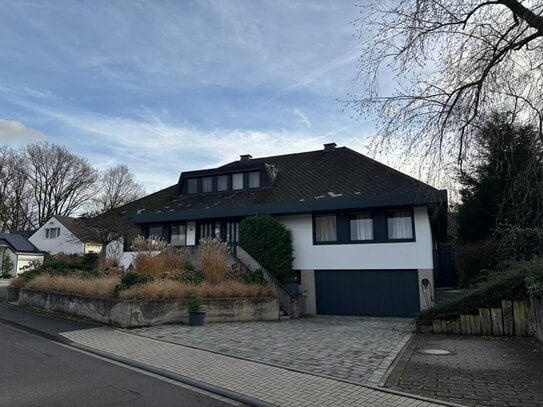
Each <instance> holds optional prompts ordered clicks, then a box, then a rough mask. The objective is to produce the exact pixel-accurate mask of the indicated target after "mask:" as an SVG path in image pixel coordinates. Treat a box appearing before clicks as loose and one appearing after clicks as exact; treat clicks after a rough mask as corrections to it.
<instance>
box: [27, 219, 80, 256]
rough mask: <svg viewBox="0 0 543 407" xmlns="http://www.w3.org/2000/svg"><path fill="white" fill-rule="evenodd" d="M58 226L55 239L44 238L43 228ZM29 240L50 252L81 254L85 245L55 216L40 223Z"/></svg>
mask: <svg viewBox="0 0 543 407" xmlns="http://www.w3.org/2000/svg"><path fill="white" fill-rule="evenodd" d="M48 228H60V236H59V237H57V238H56V239H46V238H45V229H48ZM28 240H30V242H32V244H34V246H36V247H37V248H38V249H40V250H42V251H45V252H49V253H50V254H57V253H61V252H62V253H66V254H73V253H78V254H83V253H84V250H85V245H84V244H83V242H81V240H79V239H78V238H76V237H75V236H74V235H73V234H72V232H70V231H69V230H68V229H67V228H66V227H65V226H64V225H63V224H62V223H60V222H59V221H58V220H57V219H56V218H51V219H49V220H48V221H47V223H45V224H44V225H42V227H40V228H39V229H38V230H37V231H36V232H35V233H34V234H33V235H32V236H30V239H28Z"/></svg>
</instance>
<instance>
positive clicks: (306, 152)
mask: <svg viewBox="0 0 543 407" xmlns="http://www.w3.org/2000/svg"><path fill="white" fill-rule="evenodd" d="M340 149H348V150H350V148H348V147H345V146H342V147H336V148H334V149H333V150H331V151H327V150H324V149H319V150H311V151H300V152H298V153H287V154H276V155H269V156H265V157H253V158H251V159H250V160H249V161H247V162H244V164H246V163H250V162H253V161H258V160H265V159H273V158H278V157H289V156H294V155H302V154H314V153H324V152H326V153H330V152H333V151H336V150H340ZM353 151H354V150H353ZM239 163H240V161H239V160H237V161H230V162H229V163H226V164H223V165H221V166H219V167H215V168H223V167H226V166H228V165H232V164H239Z"/></svg>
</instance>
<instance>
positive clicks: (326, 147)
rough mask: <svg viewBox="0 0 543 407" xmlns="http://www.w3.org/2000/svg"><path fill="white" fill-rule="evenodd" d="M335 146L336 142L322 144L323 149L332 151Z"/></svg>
mask: <svg viewBox="0 0 543 407" xmlns="http://www.w3.org/2000/svg"><path fill="white" fill-rule="evenodd" d="M336 147H337V144H336V143H326V144H324V151H333V150H335V149H336Z"/></svg>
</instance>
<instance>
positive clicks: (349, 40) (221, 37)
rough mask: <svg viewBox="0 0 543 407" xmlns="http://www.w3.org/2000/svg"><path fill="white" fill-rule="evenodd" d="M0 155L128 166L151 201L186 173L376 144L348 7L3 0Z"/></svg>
mask: <svg viewBox="0 0 543 407" xmlns="http://www.w3.org/2000/svg"><path fill="white" fill-rule="evenodd" d="M0 3H1V7H2V12H1V13H0V144H9V145H11V146H14V147H16V146H19V145H21V144H24V143H27V142H33V141H40V140H44V141H50V142H54V143H59V144H63V145H65V146H66V147H67V148H68V149H69V150H70V151H73V152H75V153H77V154H80V155H83V156H85V157H86V158H88V159H89V161H90V162H91V163H92V164H94V165H96V166H97V167H99V168H102V169H103V168H107V167H110V166H113V165H116V164H118V163H126V164H127V165H128V166H129V168H130V170H131V171H132V172H134V173H135V174H136V177H137V178H138V180H139V181H141V182H143V183H144V185H145V187H146V189H147V191H148V192H152V191H155V190H158V189H160V188H163V187H165V186H168V185H171V184H173V183H175V182H176V180H177V178H178V176H179V173H180V172H181V171H183V170H195V169H201V168H206V167H213V166H216V165H218V164H221V163H225V162H228V161H231V160H235V159H237V158H238V157H239V155H240V154H252V155H253V156H255V157H256V156H264V155H272V154H280V153H286V152H295V151H304V150H311V149H318V148H321V146H322V143H326V142H331V141H334V142H336V143H337V144H339V145H347V146H350V147H352V148H354V149H356V150H358V151H361V152H366V149H365V146H366V145H367V144H368V142H369V138H370V137H371V135H373V134H374V133H375V129H374V126H373V124H372V123H371V122H368V121H365V120H362V119H358V118H356V117H353V112H352V111H351V110H349V109H345V106H344V104H343V103H342V102H341V100H345V99H346V98H347V94H348V93H353V92H355V93H356V91H357V84H356V83H354V78H355V76H356V73H357V58H358V57H359V55H360V47H361V43H360V41H361V39H359V38H358V37H357V35H356V33H355V29H354V27H353V25H352V21H353V20H354V19H355V18H357V16H358V15H359V11H358V8H357V7H356V5H355V3H351V2H350V1H324V0H322V1H321V0H317V1H311V0H310V1H234V0H230V1H194V2H191V1H153V2H151V1H145V2H144V1H135V0H130V1H128V0H127V1H121V0H117V1H113V2H111V1H92V2H90V1H88V2H77V1H61V0H52V1H47V0H44V1H37V0H36V1H30V0H16V1H10V0H0Z"/></svg>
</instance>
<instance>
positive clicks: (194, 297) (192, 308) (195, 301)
mask: <svg viewBox="0 0 543 407" xmlns="http://www.w3.org/2000/svg"><path fill="white" fill-rule="evenodd" d="M186 300H187V307H188V309H189V312H198V311H200V310H201V309H202V303H203V299H202V297H200V296H199V295H198V294H197V293H195V292H194V291H191V292H189V293H188V294H187V296H186Z"/></svg>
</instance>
